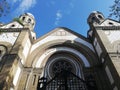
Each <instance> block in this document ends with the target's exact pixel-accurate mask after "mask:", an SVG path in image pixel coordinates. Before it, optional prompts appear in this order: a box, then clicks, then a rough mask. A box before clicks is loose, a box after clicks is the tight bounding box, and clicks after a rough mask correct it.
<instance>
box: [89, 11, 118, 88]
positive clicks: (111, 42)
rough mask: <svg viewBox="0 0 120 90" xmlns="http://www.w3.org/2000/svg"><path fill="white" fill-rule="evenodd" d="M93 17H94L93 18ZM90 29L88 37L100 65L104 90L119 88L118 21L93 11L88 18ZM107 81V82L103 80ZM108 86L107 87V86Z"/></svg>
mask: <svg viewBox="0 0 120 90" xmlns="http://www.w3.org/2000/svg"><path fill="white" fill-rule="evenodd" d="M93 17H94V18H93ZM88 23H89V25H90V30H89V31H88V37H89V38H90V39H91V41H92V43H93V46H94V48H95V51H96V53H97V55H98V58H99V61H100V63H101V65H102V71H103V73H105V74H106V75H105V76H102V75H104V74H102V75H101V76H102V77H101V79H103V77H104V79H103V81H102V80H101V81H102V82H103V84H105V85H104V88H106V90H108V89H110V90H119V89H120V69H119V68H120V62H119V60H120V57H119V51H120V48H119V43H120V36H119V35H120V27H119V26H120V23H119V22H117V21H114V20H111V19H109V18H108V19H105V18H104V16H103V15H102V13H100V12H93V13H91V14H90V16H89V18H88ZM105 81H107V82H105ZM107 87H109V88H107Z"/></svg>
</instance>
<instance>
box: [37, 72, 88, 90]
mask: <svg viewBox="0 0 120 90" xmlns="http://www.w3.org/2000/svg"><path fill="white" fill-rule="evenodd" d="M37 90H87V87H86V82H85V81H84V80H82V79H81V78H79V77H78V76H76V75H75V74H73V73H72V72H69V71H66V70H63V71H62V72H61V73H58V74H56V75H55V76H54V77H53V78H52V79H51V80H50V81H47V78H44V77H43V78H41V79H39V80H38V87H37Z"/></svg>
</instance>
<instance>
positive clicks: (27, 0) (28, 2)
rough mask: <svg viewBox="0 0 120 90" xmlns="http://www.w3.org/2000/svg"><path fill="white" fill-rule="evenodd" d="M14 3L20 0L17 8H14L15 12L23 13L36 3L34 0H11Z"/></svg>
mask: <svg viewBox="0 0 120 90" xmlns="http://www.w3.org/2000/svg"><path fill="white" fill-rule="evenodd" d="M13 1H14V3H15V2H16V1H17V2H18V1H20V2H19V3H20V4H19V6H18V8H17V9H16V13H17V14H21V13H24V12H25V11H27V10H29V9H30V8H31V7H33V6H34V5H35V4H36V0H13Z"/></svg>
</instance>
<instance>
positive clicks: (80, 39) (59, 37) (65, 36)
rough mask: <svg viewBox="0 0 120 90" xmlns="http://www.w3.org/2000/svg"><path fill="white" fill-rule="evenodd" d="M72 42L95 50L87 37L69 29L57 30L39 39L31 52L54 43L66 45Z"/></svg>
mask: <svg viewBox="0 0 120 90" xmlns="http://www.w3.org/2000/svg"><path fill="white" fill-rule="evenodd" d="M67 41H70V42H71V43H73V42H77V43H81V44H83V45H85V46H86V47H89V48H91V49H92V50H93V47H92V45H91V43H90V41H89V39H87V38H86V37H84V36H82V35H80V34H78V33H76V32H74V31H72V30H70V29H68V28H56V29H54V30H52V31H51V32H49V33H47V34H46V35H44V36H42V37H40V38H38V39H37V40H36V41H35V42H34V44H33V46H32V49H31V52H32V51H33V50H35V49H36V48H38V47H40V46H43V45H48V46H49V45H50V44H52V45H53V44H54V43H64V42H67Z"/></svg>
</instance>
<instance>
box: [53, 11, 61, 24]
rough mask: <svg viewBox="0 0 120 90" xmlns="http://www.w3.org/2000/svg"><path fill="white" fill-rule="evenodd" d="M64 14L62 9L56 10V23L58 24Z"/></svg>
mask: <svg viewBox="0 0 120 90" xmlns="http://www.w3.org/2000/svg"><path fill="white" fill-rule="evenodd" d="M62 16H63V15H62V13H61V11H60V10H58V11H57V12H56V21H55V25H58V24H59V23H60V20H61V18H62Z"/></svg>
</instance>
